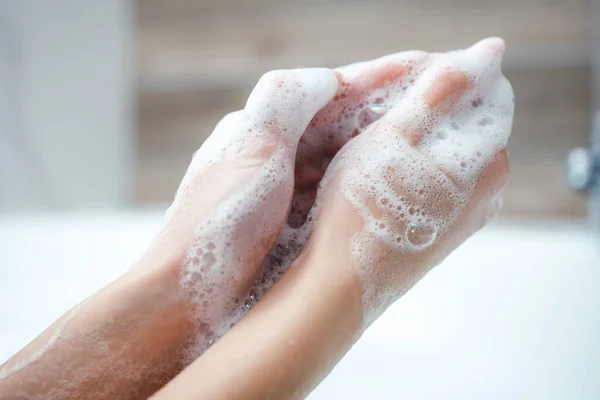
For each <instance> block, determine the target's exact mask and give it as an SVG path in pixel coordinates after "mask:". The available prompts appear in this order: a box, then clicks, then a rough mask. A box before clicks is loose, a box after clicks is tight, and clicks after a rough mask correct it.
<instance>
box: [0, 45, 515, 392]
mask: <svg viewBox="0 0 600 400" xmlns="http://www.w3.org/2000/svg"><path fill="white" fill-rule="evenodd" d="M503 51H504V44H503V42H502V41H501V40H499V39H493V38H492V39H487V40H484V41H481V42H479V43H477V44H475V45H474V46H472V47H471V48H469V49H466V50H463V51H458V52H452V53H445V54H428V53H424V52H417V51H415V52H405V53H399V54H396V55H392V56H388V57H384V58H381V59H378V60H375V61H371V62H366V63H360V64H355V65H351V66H347V67H342V68H339V69H335V70H330V69H298V70H289V71H274V72H270V73H268V74H266V75H265V76H263V77H262V78H261V80H260V81H259V83H258V84H257V86H256V87H255V89H254V90H253V92H252V94H251V95H250V97H249V99H248V101H247V104H246V107H245V108H244V109H243V110H241V111H237V112H234V113H232V114H229V115H228V116H226V117H225V118H224V119H223V120H222V121H221V122H220V123H219V124H218V125H217V127H216V128H215V130H214V132H213V133H212V135H211V136H210V137H209V138H208V139H207V140H206V142H205V143H204V144H203V146H202V147H201V148H200V150H198V152H197V153H196V154H195V156H194V158H193V160H192V163H191V165H190V167H189V169H188V171H187V173H186V175H185V177H184V179H183V181H182V183H181V185H180V188H179V190H178V192H177V195H176V198H175V200H174V203H173V205H172V206H171V207H170V209H169V211H168V212H167V215H166V217H165V222H164V225H163V227H162V229H161V230H160V232H159V234H158V235H157V237H156V239H155V241H154V242H153V243H152V244H151V245H150V247H149V249H148V250H147V252H146V253H145V254H144V255H143V257H142V258H141V259H140V261H139V262H138V263H137V264H136V265H135V266H134V267H133V268H132V269H131V270H130V271H129V272H128V273H126V274H125V275H124V276H123V277H121V278H119V279H118V280H117V281H115V282H113V283H112V284H110V285H109V286H107V287H106V288H104V289H103V290H101V291H100V292H99V293H97V294H95V295H93V296H92V297H90V298H89V299H87V300H86V301H85V302H83V303H82V304H80V305H79V306H78V307H76V308H75V309H74V310H72V311H71V312H69V313H67V314H66V315H65V316H63V317H62V318H61V319H60V320H59V321H57V322H56V323H55V324H54V325H53V326H51V327H50V328H49V329H48V330H47V331H46V332H44V333H43V334H42V335H40V337H38V338H37V339H35V340H34V341H33V342H32V343H31V344H30V345H28V346H27V347H26V348H25V349H24V350H22V351H21V352H20V353H18V354H17V355H16V356H14V357H13V358H12V359H11V360H9V362H8V363H7V364H5V365H4V366H2V367H0V399H1V398H3V396H4V397H6V398H18V397H19V396H20V397H23V398H31V397H33V398H35V396H38V397H42V398H75V397H80V398H82V397H86V398H91V397H94V396H95V397H96V398H113V399H116V398H145V397H147V396H149V395H151V394H153V393H155V392H156V391H157V390H159V389H160V388H161V387H163V386H164V385H165V384H166V383H167V382H169V383H168V384H167V385H166V386H165V387H164V388H162V390H160V391H159V392H158V393H157V394H156V397H157V398H161V397H163V398H298V397H301V396H303V395H305V394H306V393H308V392H309V391H310V390H311V388H313V387H314V386H315V385H316V384H317V383H318V382H319V381H320V379H322V378H323V377H324V376H325V375H326V374H327V373H328V372H329V370H330V369H331V368H332V367H333V366H334V365H335V363H336V362H337V361H338V360H339V359H340V358H341V357H342V356H343V354H344V353H345V352H346V351H347V350H348V348H349V347H350V346H351V345H352V344H353V343H354V341H355V340H357V339H358V337H359V336H360V334H361V333H362V331H363V330H364V329H365V328H366V327H367V326H368V325H369V324H370V323H371V322H372V321H374V320H375V319H376V318H377V316H378V315H379V314H380V313H381V312H383V311H384V310H385V309H386V308H387V306H389V305H390V304H391V303H392V302H393V301H394V300H395V299H397V298H398V297H400V296H401V295H402V294H403V293H405V292H406V291H407V290H408V289H409V288H410V287H412V286H413V285H414V284H415V283H416V281H417V280H418V279H419V278H421V277H422V276H423V275H424V274H426V273H427V271H428V270H430V269H431V268H432V267H433V266H435V265H437V264H438V263H439V262H441V261H442V260H443V259H444V258H445V257H446V256H447V255H448V254H449V253H450V252H452V251H453V250H454V249H455V248H456V247H457V246H458V245H460V244H461V243H462V242H463V241H464V240H465V239H466V238H468V237H469V236H470V235H472V234H473V233H474V232H476V231H477V230H479V229H480V228H482V227H483V226H484V225H485V224H486V223H487V222H488V221H489V219H490V218H491V217H492V216H493V215H494V214H495V213H496V212H497V211H498V209H499V197H498V196H497V193H498V191H499V190H500V189H501V188H502V186H503V185H504V184H505V182H506V179H507V175H508V161H507V157H506V151H505V150H504V148H505V145H506V140H507V139H508V136H509V134H510V129H511V124H512V114H513V107H514V105H513V96H512V89H511V88H510V84H509V83H508V81H507V80H506V79H505V78H504V77H503V76H502V74H501V72H500V62H501V57H502V53H503ZM242 317H244V318H243V319H242ZM240 320H241V321H240ZM238 321H239V323H237V322H238ZM236 323H237V325H236ZM234 325H235V326H234ZM232 327H233V329H232ZM215 342H216V343H215ZM190 364H191V365H190ZM186 366H187V368H185V367H186ZM184 368H185V370H184V371H183V372H181V371H182V370H183V369H184ZM173 378H174V379H173ZM15 393H18V394H19V396H15ZM21 395H22V396H21Z"/></svg>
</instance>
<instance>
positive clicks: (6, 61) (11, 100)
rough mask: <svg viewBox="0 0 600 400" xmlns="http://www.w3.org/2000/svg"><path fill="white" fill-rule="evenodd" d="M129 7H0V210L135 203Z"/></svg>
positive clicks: (69, 3)
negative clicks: (133, 193)
mask: <svg viewBox="0 0 600 400" xmlns="http://www.w3.org/2000/svg"><path fill="white" fill-rule="evenodd" d="M132 10H133V8H132V5H131V4H130V2H129V1H126V0H101V1H81V0H16V1H15V0H0V211H7V210H8V211H11V210H19V209H31V208H38V209H39V208H59V209H63V208H67V209H70V208H86V207H90V206H92V207H118V206H120V205H124V204H126V203H127V202H128V200H129V199H130V198H131V193H132V189H133V188H132V182H133V179H132V177H133V165H134V163H133V154H134V145H135V140H134V129H133V112H132V111H133V106H132V105H133V100H134V96H133V90H132V89H133V87H132V64H133V62H132V59H133V51H132V50H133V49H132V32H133V30H132V27H133V12H132Z"/></svg>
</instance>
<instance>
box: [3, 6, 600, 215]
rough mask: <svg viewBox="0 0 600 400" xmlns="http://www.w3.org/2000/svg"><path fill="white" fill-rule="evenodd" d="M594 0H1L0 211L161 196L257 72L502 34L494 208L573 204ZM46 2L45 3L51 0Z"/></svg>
mask: <svg viewBox="0 0 600 400" xmlns="http://www.w3.org/2000/svg"><path fill="white" fill-rule="evenodd" d="M592 2H593V0H568V1H567V0H518V1H517V0H507V1H492V0H477V1H475V0H451V1H448V0H418V1H417V0H379V1H359V0H314V1H313V0H306V1H302V2H298V1H292V0H256V1H250V2H247V1H242V0H221V1H207V0H171V1H165V0H138V1H125V0H104V1H101V2H92V3H87V2H86V3H85V4H84V3H82V2H78V1H75V0H53V1H51V2H47V1H43V0H20V1H7V0H0V6H1V7H0V88H1V90H0V152H1V153H0V210H2V211H20V210H30V209H36V210H40V209H52V210H70V209H87V208H90V207H91V208H111V209H112V208H135V207H144V206H149V205H159V206H163V205H166V204H167V203H168V202H169V201H170V200H171V199H172V198H173V195H174V192H175V190H176V188H177V185H178V183H179V181H180V179H181V177H182V176H183V173H184V171H185V169H186V167H187V165H188V163H189V161H190V159H191V155H192V153H193V152H194V151H195V150H196V149H197V148H198V147H199V146H200V145H201V144H202V141H203V140H204V139H205V138H206V136H207V135H208V134H210V132H211V130H212V128H213V127H214V125H215V124H216V122H217V121H218V120H219V119H220V118H221V117H222V116H223V115H225V114H226V113H227V112H229V111H232V110H235V109H238V108H240V107H242V106H243V104H244V100H245V98H246V97H247V95H248V94H249V92H250V90H251V89H252V87H253V85H254V84H255V83H256V81H257V80H258V78H259V77H260V75H261V74H262V73H264V72H265V71H267V70H270V69H274V68H291V67H297V66H329V67H334V66H337V65H341V64H345V63H350V62H354V61H359V60H363V59H369V58H373V57H378V56H381V55H384V54H387V53H390V52H397V51H401V50H408V49H424V50H432V51H433V50H438V51H440V50H446V49H454V48H461V47H466V46H469V45H471V44H472V43H474V42H475V41H477V40H479V39H481V38H483V37H485V36H490V35H498V36H502V37H503V38H504V39H505V40H506V42H507V46H508V51H507V54H506V61H505V66H504V69H505V72H506V75H507V76H508V78H509V79H510V81H511V82H512V84H513V86H514V89H515V93H516V99H517V107H516V115H515V125H514V131H513V136H512V139H511V143H510V148H509V153H510V156H511V161H512V176H511V181H510V184H509V186H508V187H507V189H506V192H505V209H504V210H505V211H504V214H503V215H504V216H527V217H545V216H567V217H582V216H584V215H585V212H586V207H585V199H584V198H583V197H581V196H577V195H575V194H573V193H572V192H571V191H570V190H569V189H568V187H567V185H566V184H565V180H564V174H563V165H564V159H565V157H566V154H567V152H568V151H569V150H570V149H571V148H573V147H575V146H581V145H586V144H587V143H588V141H589V131H590V120H591V113H590V110H591V109H592V101H593V100H592V98H593V93H592V87H593V72H592V71H593V68H592V60H593V57H592V56H591V46H592V37H593V32H592V30H593V28H594V24H593V23H592V21H593V20H594V18H593V13H592V11H593V4H592ZM50 4H51V6H50Z"/></svg>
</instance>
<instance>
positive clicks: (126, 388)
mask: <svg viewBox="0 0 600 400" xmlns="http://www.w3.org/2000/svg"><path fill="white" fill-rule="evenodd" d="M169 285H170V284H169V283H168V280H167V279H165V276H164V274H163V272H162V270H161V271H158V270H156V271H153V272H151V273H142V272H136V273H128V274H125V275H124V276H122V277H120V278H119V279H117V280H116V281H114V282H113V283H111V284H110V285H108V286H106V287H105V288H104V289H102V290H101V291H100V292H98V293H96V294H94V295H93V296H91V297H90V298H89V299H87V300H85V301H84V302H83V303H81V304H80V305H78V306H77V307H75V308H74V309H73V310H71V311H69V312H68V313H67V314H65V315H64V316H63V317H61V318H60V319H59V320H58V321H57V322H55V323H54V324H53V325H52V326H51V327H49V328H48V329H47V330H46V331H45V332H44V333H42V334H41V335H40V336H39V337H38V338H36V339H35V340H33V341H32V342H31V343H30V344H29V345H28V346H27V347H25V348H24V349H23V350H21V351H20V352H19V353H17V354H16V355H15V356H14V357H12V358H11V359H10V360H9V361H8V362H7V363H6V364H5V365H3V366H2V367H1V368H0V378H1V379H0V398H9V397H10V398H11V399H12V398H15V397H19V396H21V397H31V396H39V397H41V398H82V397H87V398H90V397H100V398H102V397H103V398H113V399H119V398H145V397H147V396H149V395H150V394H152V393H153V392H155V391H156V390H157V389H158V388H159V387H161V386H162V385H163V384H164V383H166V382H167V381H168V380H169V379H171V378H172V377H173V376H174V375H175V374H176V373H177V372H179V370H180V369H181V368H182V365H181V352H182V350H183V346H185V344H186V336H187V335H188V334H189V326H188V323H187V317H186V310H185V306H184V304H182V303H181V302H180V301H179V300H178V299H177V298H175V297H173V295H172V293H173V291H172V290H171V288H170V287H169Z"/></svg>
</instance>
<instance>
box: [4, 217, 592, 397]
mask: <svg viewBox="0 0 600 400" xmlns="http://www.w3.org/2000/svg"><path fill="white" fill-rule="evenodd" d="M160 220H161V213H159V212H155V211H149V212H143V213H121V214H106V213H100V214H75V215H62V216H56V215H29V216H11V215H0V362H2V361H4V360H5V359H7V358H8V357H10V355H12V354H13V353H14V352H15V351H17V350H18V349H19V348H21V347H22V346H24V345H25V344H26V343H27V342H28V341H29V340H31V339H32V338H33V337H35V336H36V335H37V334H38V333H39V332H41V331H42V330H43V329H44V328H45V327H47V326H48V325H49V324H50V323H51V322H53V321H54V320H55V319H56V318H57V317H58V316H59V315H60V314H62V313H63V312H64V311H66V310H67V309H69V308H70V307H71V306H72V305H73V304H75V303H76V302H78V301H79V300H81V299H83V298H84V297H85V296H87V295H89V294H90V293H92V292H93V291H95V290H97V289H99V288H100V287H102V286H103V285H105V284H106V283H107V282H109V281H110V280H112V279H114V278H115V277H117V276H118V275H119V274H120V273H121V272H123V271H124V270H125V269H126V268H127V267H128V266H129V265H130V264H131V263H132V262H133V261H134V260H135V259H136V257H137V256H138V255H139V254H140V253H141V251H142V250H143V249H144V248H145V246H146V245H147V244H148V242H149V241H150V239H151V238H152V235H153V233H154V231H155V230H156V228H157V227H158V226H159V224H160ZM595 246H596V248H595ZM597 250H600V240H594V239H593V238H592V237H591V236H590V235H589V233H588V232H587V229H586V228H585V225H584V224H583V223H571V222H564V221H563V222H560V221H547V222H538V223H531V222H527V223H518V222H516V221H513V222H510V223H509V222H501V223H497V224H495V225H494V226H492V227H490V228H488V229H486V230H484V231H483V232H481V233H479V234H478V235H476V236H475V237H474V238H472V239H471V240H469V241H468V242H467V243H466V244H465V245H464V246H463V247H461V248H460V249H459V250H458V251H456V252H455V253H454V254H452V255H451V256H450V257H449V259H448V260H447V261H446V262H445V263H444V264H442V265H441V266H440V267H438V268H437V269H436V270H434V271H433V272H432V273H430V274H429V275H428V276H427V277H426V278H425V279H424V280H423V281H421V282H420V283H419V284H418V285H417V286H416V287H415V288H414V289H413V290H411V291H410V292H409V293H408V294H407V295H406V296H404V297H403V298H402V299H401V300H400V301H398V302H397V303H396V304H395V305H394V306H392V307H391V308H390V310H389V311H388V312H387V313H386V314H385V315H384V316H383V317H382V318H380V320H378V321H377V322H376V323H375V324H374V325H373V326H372V327H371V328H370V329H369V330H368V331H367V332H366V333H365V335H364V337H363V338H362V339H361V340H360V341H359V342H358V343H357V345H356V346H354V348H353V349H352V350H351V351H350V352H349V353H348V355H347V356H346V357H345V358H344V359H343V360H342V361H341V362H340V364H339V365H338V366H337V367H336V368H335V369H334V371H333V373H332V374H331V375H330V376H329V377H328V378H327V379H326V380H325V381H324V383H323V384H322V385H321V386H320V387H318V388H317V390H316V391H315V392H314V393H313V394H312V395H311V396H310V399H311V400H319V399H334V398H344V399H411V400H413V399H427V400H429V399H440V400H441V399H444V400H447V399H461V400H464V399H544V400H551V399H577V400H579V399H598V398H600V255H599V254H600V251H597Z"/></svg>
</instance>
